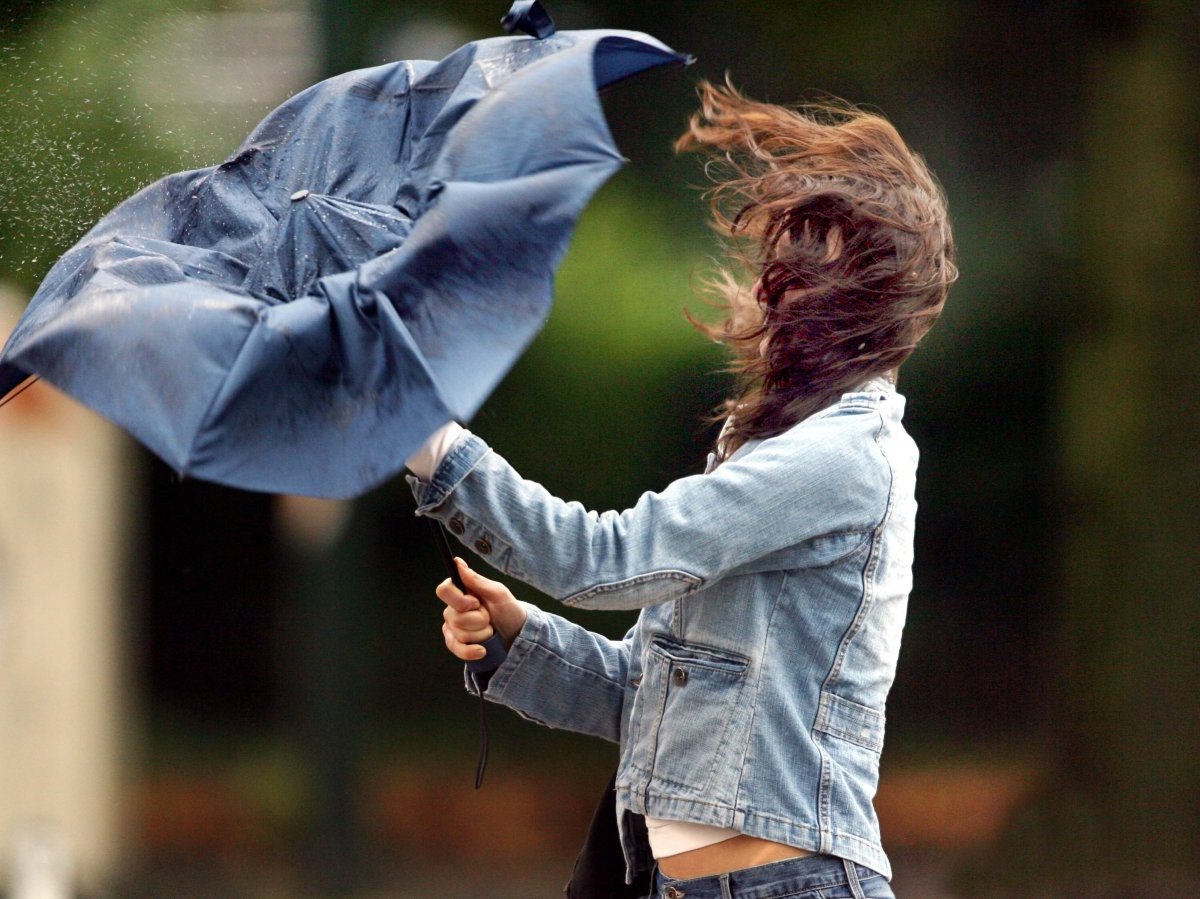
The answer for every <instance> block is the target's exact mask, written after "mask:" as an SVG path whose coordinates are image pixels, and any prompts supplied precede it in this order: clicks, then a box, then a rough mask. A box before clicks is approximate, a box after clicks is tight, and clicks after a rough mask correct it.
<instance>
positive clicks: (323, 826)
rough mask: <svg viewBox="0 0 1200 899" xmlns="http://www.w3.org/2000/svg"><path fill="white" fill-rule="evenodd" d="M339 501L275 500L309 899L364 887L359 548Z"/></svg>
mask: <svg viewBox="0 0 1200 899" xmlns="http://www.w3.org/2000/svg"><path fill="white" fill-rule="evenodd" d="M352 511H353V507H352V506H351V504H350V503H348V502H338V501H333V500H319V499H311V498H308V497H298V496H281V497H279V499H278V506H277V512H278V523H279V527H280V531H281V534H282V536H283V537H284V538H285V540H284V542H285V546H284V547H283V549H284V553H283V558H284V560H285V563H286V566H287V567H286V572H285V575H284V595H285V596H286V597H287V600H288V604H289V605H290V607H291V608H292V609H293V610H294V615H295V617H294V619H293V621H292V628H291V633H290V635H289V639H288V640H287V641H286V645H287V646H288V647H289V649H290V651H291V653H292V658H291V660H290V663H289V666H288V667H289V674H290V676H289V678H288V682H289V683H290V684H291V685H292V687H293V689H294V692H293V693H292V696H291V701H290V702H289V703H288V705H289V707H290V711H291V714H292V717H293V719H294V720H295V726H296V731H297V734H298V736H299V739H300V744H301V747H302V751H303V753H304V756H305V762H306V767H307V770H308V773H309V778H310V786H309V793H310V799H311V801H310V803H309V820H308V834H307V839H306V843H307V846H306V847H305V848H306V850H307V858H306V861H307V866H306V867H308V868H309V872H308V873H309V876H310V877H311V879H312V883H311V885H312V886H313V887H314V888H315V892H316V895H320V896H330V897H342V896H348V895H351V894H353V892H354V891H355V890H356V889H357V887H358V886H359V885H361V883H362V882H363V875H362V867H363V863H364V852H363V846H362V822H361V801H360V800H361V794H362V763H363V759H362V755H363V749H364V719H365V708H364V695H365V693H366V689H365V686H366V684H365V682H366V677H367V672H366V671H365V669H364V665H365V661H364V660H365V658H366V654H365V653H364V652H363V648H362V644H363V643H364V640H365V634H364V633H363V622H364V620H365V615H364V610H363V605H364V603H365V602H366V601H367V595H366V594H367V590H366V587H365V584H364V580H365V578H364V571H365V570H366V567H365V566H366V565H368V564H369V560H368V559H365V558H362V556H363V555H364V550H363V543H362V541H361V540H360V539H358V538H357V537H356V536H355V535H353V534H352V533H349V532H348V530H349V529H348V525H349V522H350V517H351V515H352Z"/></svg>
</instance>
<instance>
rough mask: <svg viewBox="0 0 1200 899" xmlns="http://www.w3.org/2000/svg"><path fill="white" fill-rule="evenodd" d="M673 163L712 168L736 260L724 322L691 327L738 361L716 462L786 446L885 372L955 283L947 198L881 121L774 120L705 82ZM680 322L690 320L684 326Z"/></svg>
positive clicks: (720, 281)
mask: <svg viewBox="0 0 1200 899" xmlns="http://www.w3.org/2000/svg"><path fill="white" fill-rule="evenodd" d="M699 94H700V110H699V112H697V113H696V114H695V115H693V116H692V119H691V122H690V124H689V127H688V130H687V132H686V133H685V134H684V135H683V136H682V137H680V138H679V140H678V141H677V143H676V149H677V150H681V151H682V150H700V151H703V152H706V153H707V154H708V156H709V159H708V162H707V165H706V166H705V170H706V172H707V174H708V175H709V177H710V178H711V179H712V180H713V182H714V186H713V187H712V188H710V189H709V191H708V194H707V195H708V197H709V199H710V201H711V211H712V217H713V222H714V224H715V225H716V226H717V228H718V229H719V230H721V231H722V232H724V233H725V234H726V235H728V238H729V243H730V250H731V252H732V256H733V259H734V260H735V262H737V263H740V266H739V267H741V268H745V269H748V270H749V272H750V273H751V274H753V275H755V276H756V280H755V283H754V287H753V288H747V287H745V286H744V285H742V284H739V282H738V278H737V276H736V275H735V274H734V272H733V271H731V270H730V269H725V270H723V271H721V272H720V273H719V274H718V276H717V277H716V278H714V279H713V280H712V281H711V285H712V286H714V287H716V289H717V290H716V292H717V294H718V295H719V297H720V305H721V306H722V308H724V310H725V313H726V317H725V319H724V321H723V322H722V323H721V324H720V325H717V326H715V327H714V326H711V325H706V324H703V323H701V322H698V321H696V320H695V319H693V321H694V322H695V323H696V324H697V326H698V327H700V328H701V329H702V330H704V331H705V332H706V333H708V334H709V335H710V336H712V337H713V338H715V339H717V340H719V341H721V342H723V343H726V344H727V345H729V346H730V348H731V350H732V351H733V355H734V361H733V363H732V365H731V369H732V370H733V371H734V372H735V373H736V374H737V378H738V380H737V391H736V395H735V396H734V397H733V398H731V399H729V400H727V401H726V404H725V408H724V410H723V414H725V415H730V422H729V423H728V425H727V427H726V430H725V434H724V437H723V439H722V441H721V443H722V445H721V447H720V448H719V450H718V451H719V453H720V454H721V455H722V456H726V455H728V454H729V453H731V452H732V451H733V450H734V449H736V448H737V447H738V446H740V445H741V444H743V443H745V442H746V441H747V440H753V439H757V438H762V437H770V436H774V435H775V434H779V433H782V432H783V431H785V430H787V429H788V428H790V427H792V426H793V425H795V424H797V423H798V422H800V421H802V420H803V419H805V418H807V417H808V416H809V415H811V414H813V413H814V412H816V411H818V410H820V409H822V408H824V407H825V406H827V405H829V404H830V403H832V402H834V401H835V400H836V399H837V398H838V397H839V396H840V395H841V394H842V393H844V392H846V391H847V390H850V389H853V388H854V387H856V386H858V385H860V384H862V383H863V382H864V381H866V380H868V379H869V378H871V377H872V376H875V375H886V374H888V373H893V372H895V371H896V369H898V368H899V366H900V364H901V363H902V362H904V361H905V360H906V359H907V358H908V357H909V355H910V354H911V353H912V351H913V348H914V347H915V346H916V345H917V343H918V341H919V340H920V339H921V338H922V337H923V336H924V335H925V333H926V332H927V331H928V330H929V328H930V327H931V326H932V325H933V323H934V321H936V319H937V317H938V315H939V314H940V313H941V311H942V306H943V304H944V303H945V300H946V293H947V290H948V288H949V286H950V284H951V282H952V281H953V280H954V279H955V277H956V276H957V269H956V268H955V265H954V246H953V239H952V237H951V233H950V222H949V217H948V215H947V211H946V200H945V196H944V195H943V193H942V190H941V188H940V187H939V185H938V183H937V181H936V180H935V179H934V177H933V176H932V174H931V173H930V172H929V169H928V168H927V167H926V165H925V162H924V160H922V159H921V157H920V156H919V155H917V154H916V153H913V152H912V151H911V150H909V149H908V147H907V146H905V144H904V141H903V140H902V139H901V137H900V135H899V134H898V133H897V131H896V129H895V128H894V127H893V126H892V125H891V124H890V123H889V122H888V121H887V120H886V119H884V118H882V117H881V116H878V115H875V114H873V113H868V112H865V111H862V110H860V109H857V108H854V107H851V106H849V105H846V104H842V103H827V104H822V105H813V106H804V107H799V108H785V107H781V106H775V105H772V104H769V103H760V102H757V101H754V100H750V99H748V98H747V97H745V96H743V95H742V94H741V93H740V92H738V91H737V90H736V89H735V88H734V87H733V86H732V85H729V84H726V85H722V86H716V85H713V84H710V83H708V82H702V83H701V84H700V87H699ZM689 317H690V316H689Z"/></svg>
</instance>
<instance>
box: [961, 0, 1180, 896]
mask: <svg viewBox="0 0 1200 899" xmlns="http://www.w3.org/2000/svg"><path fill="white" fill-rule="evenodd" d="M1191 6H1193V5H1192V4H1182V3H1172V2H1157V3H1144V4H1137V5H1134V4H1106V5H1105V7H1104V9H1105V14H1106V16H1109V17H1111V20H1112V24H1111V25H1110V28H1111V29H1112V30H1110V31H1109V33H1108V34H1107V35H1106V36H1104V37H1103V38H1101V39H1100V40H1099V42H1098V44H1097V46H1096V47H1095V48H1094V50H1095V52H1094V53H1093V55H1092V56H1091V60H1092V65H1091V69H1090V72H1089V78H1090V81H1091V90H1090V105H1089V108H1088V109H1087V111H1086V113H1085V115H1084V117H1083V121H1084V134H1083V139H1084V146H1083V147H1082V148H1081V163H1082V166H1081V167H1082V172H1081V175H1082V177H1081V178H1080V181H1079V185H1080V189H1081V191H1082V196H1081V200H1082V203H1081V207H1080V212H1081V215H1080V220H1079V223H1078V236H1079V240H1080V249H1081V253H1080V258H1081V261H1082V279H1081V284H1080V287H1081V289H1080V290H1079V291H1078V296H1079V297H1080V299H1081V304H1080V308H1078V309H1077V310H1076V312H1077V313H1078V315H1079V317H1078V319H1077V324H1078V328H1077V329H1076V330H1075V331H1074V340H1073V341H1072V345H1071V346H1070V347H1069V348H1068V351H1067V353H1066V357H1065V358H1066V368H1065V372H1064V374H1065V377H1064V378H1063V379H1062V385H1063V394H1062V396H1061V397H1060V400H1061V402H1060V409H1061V416H1060V420H1061V426H1062V432H1061V437H1062V441H1061V451H1062V461H1063V465H1064V469H1065V470H1064V476H1065V485H1064V487H1065V489H1064V491H1063V492H1064V499H1065V500H1066V502H1065V506H1064V514H1063V524H1064V537H1065V539H1064V542H1063V548H1064V550H1065V552H1064V556H1063V563H1062V572H1063V575H1064V577H1063V590H1062V605H1061V617H1060V618H1059V622H1058V628H1059V631H1058V633H1057V634H1056V641H1055V643H1054V645H1053V650H1054V660H1053V663H1052V666H1051V674H1052V676H1054V683H1053V684H1052V685H1051V706H1052V718H1051V719H1050V721H1049V730H1050V732H1051V733H1053V734H1054V735H1055V738H1056V741H1057V748H1058V749H1059V750H1060V752H1061V755H1060V757H1059V760H1058V768H1057V770H1056V771H1055V772H1053V774H1054V777H1053V780H1052V781H1051V782H1050V783H1049V784H1048V792H1047V795H1046V796H1044V797H1043V798H1042V799H1041V800H1040V801H1039V802H1038V803H1037V804H1035V806H1034V807H1032V808H1031V809H1029V810H1027V813H1026V814H1024V815H1022V816H1021V817H1020V818H1019V819H1018V821H1017V822H1016V823H1015V825H1014V827H1013V830H1012V832H1011V833H1010V834H1009V837H1010V842H1009V844H1008V845H1006V846H1004V847H1002V849H1001V857H1000V859H999V861H998V863H997V864H996V865H995V866H990V867H994V868H996V869H998V870H1007V871H1008V872H1009V874H1008V877H1009V878H1012V877H1015V878H1020V879H1024V878H1028V880H1029V881H1030V882H1033V883H1040V884H1041V887H1040V888H1039V889H1036V890H1035V889H1032V887H1031V886H1030V883H1026V884H1025V888H1024V889H1023V890H1020V891H1018V893H1005V895H1016V894H1019V895H1034V894H1036V895H1047V894H1046V893H1045V892H1043V890H1044V888H1045V884H1046V883H1047V882H1051V879H1052V878H1063V884H1067V883H1069V884H1071V887H1070V889H1067V890H1065V891H1064V892H1051V893H1050V895H1071V896H1099V895H1131V896H1132V895H1137V896H1148V895H1154V896H1175V895H1189V894H1190V895H1194V893H1191V892H1190V890H1194V889H1195V886H1194V884H1195V877H1196V875H1197V873H1198V872H1200V763H1198V760H1200V696H1198V691H1200V626H1198V624H1197V611H1198V607H1197V595H1198V589H1197V586H1198V584H1197V576H1198V575H1200V564H1198V563H1197V551H1198V550H1200V290H1198V287H1197V285H1198V283H1200V281H1198V277H1200V272H1198V265H1197V257H1198V254H1197V247H1196V235H1197V233H1198V229H1197V225H1198V224H1200V221H1198V215H1197V209H1198V208H1200V183H1198V177H1197V172H1198V168H1197V158H1198V157H1197V148H1198V147H1200V140H1198V139H1200V128H1198V127H1197V114H1196V110H1197V104H1196V86H1197V84H1200V78H1198V77H1197V74H1198V71H1197V68H1198V67H1197V46H1198V45H1197V41H1196V38H1195V36H1196V34H1197V33H1200V17H1198V16H1197V14H1196V12H1195V9H1194V8H1192V9H1187V7H1191ZM1189 20H1190V21H1189ZM1014 850H1015V854H1014ZM1014 869H1015V870H1017V871H1019V872H1020V873H1018V874H1016V875H1013V874H1012V873H1011V872H1012V871H1013V870H1014ZM1000 876H1001V877H1002V878H1005V875H1000ZM1155 878H1158V879H1157V880H1156V879H1155ZM1188 883H1190V884H1191V886H1190V888H1185V887H1186V885H1187V884H1188ZM1114 889H1116V890H1120V891H1121V892H1117V893H1114V892H1109V891H1111V890H1114ZM984 892H989V891H988V890H986V889H985V890H984Z"/></svg>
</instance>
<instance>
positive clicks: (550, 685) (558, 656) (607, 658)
mask: <svg viewBox="0 0 1200 899" xmlns="http://www.w3.org/2000/svg"><path fill="white" fill-rule="evenodd" d="M526 607H527V609H528V615H527V617H526V621H525V626H524V627H523V628H522V630H521V633H520V634H518V635H517V638H516V639H515V640H514V641H513V644H512V646H511V647H510V649H509V653H508V657H507V658H506V659H505V661H504V664H503V665H501V666H500V668H499V669H497V671H496V672H495V674H494V675H492V678H491V681H490V682H489V684H488V687H487V691H486V692H485V694H484V695H485V696H486V697H487V698H488V699H489V700H491V701H493V702H498V703H501V704H503V705H506V706H508V707H509V708H511V709H513V710H514V711H516V712H517V713H518V714H520V715H521V716H522V717H524V718H527V719H529V720H531V721H534V722H537V723H538V724H543V725H546V726H547V727H555V728H559V729H563V730H572V731H577V732H579V733H585V734H590V735H592V736H596V737H601V738H603V739H606V740H611V741H612V742H614V743H615V742H619V741H620V736H621V719H622V715H623V712H624V697H625V690H626V683H627V681H628V679H629V678H628V671H629V654H630V640H629V639H628V638H627V639H626V640H610V639H608V638H607V637H604V636H602V635H600V634H596V633H593V632H591V631H589V630H587V629H586V628H583V627H581V626H579V625H577V624H574V623H573V622H570V621H567V620H566V619H564V618H560V617H559V616H557V615H552V614H550V613H548V612H544V611H542V610H541V609H538V608H537V607H535V606H532V605H529V604H526Z"/></svg>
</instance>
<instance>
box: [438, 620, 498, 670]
mask: <svg viewBox="0 0 1200 899" xmlns="http://www.w3.org/2000/svg"><path fill="white" fill-rule="evenodd" d="M442 636H443V637H444V638H445V640H446V648H447V649H448V650H450V652H451V653H453V654H454V655H455V656H457V657H458V658H460V659H462V660H463V661H464V662H470V661H474V660H475V659H482V658H483V657H484V656H485V655H487V650H486V649H484V648H483V647H482V646H480V645H479V644H478V643H464V642H463V641H462V640H459V639H458V638H457V637H456V636H455V635H454V630H453V628H451V627H450V625H449V624H447V623H445V622H443V623H442Z"/></svg>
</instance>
